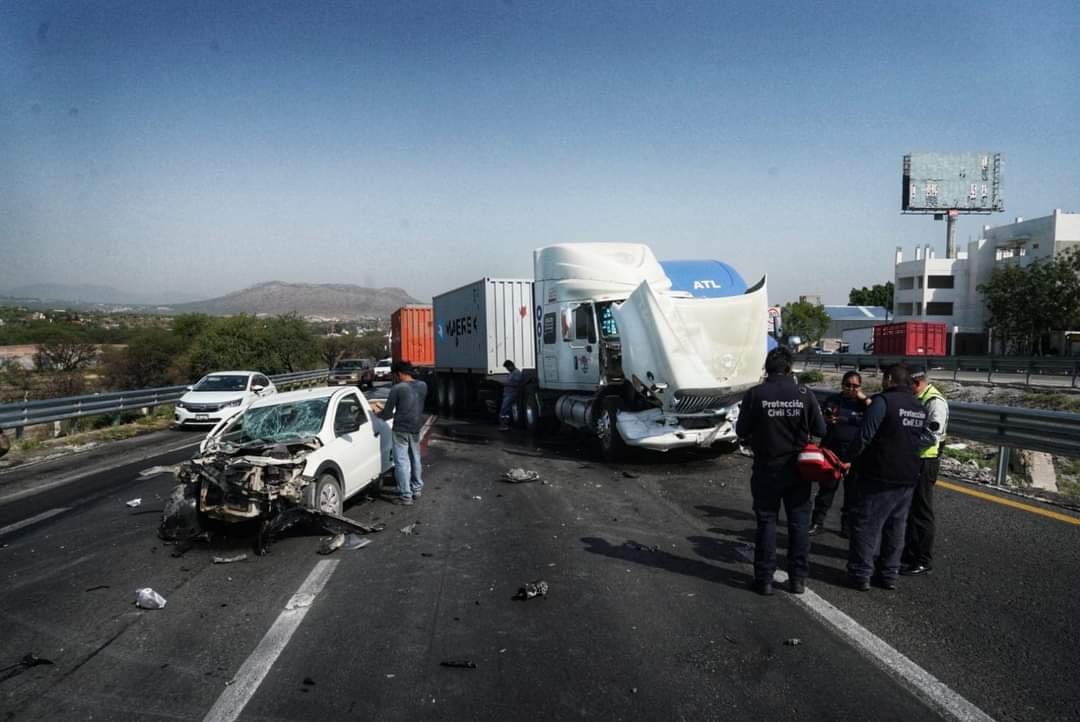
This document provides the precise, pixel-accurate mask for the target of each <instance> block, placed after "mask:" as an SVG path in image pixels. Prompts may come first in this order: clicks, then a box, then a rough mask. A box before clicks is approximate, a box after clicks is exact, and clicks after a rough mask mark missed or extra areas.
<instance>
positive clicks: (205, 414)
mask: <svg viewBox="0 0 1080 722" xmlns="http://www.w3.org/2000/svg"><path fill="white" fill-rule="evenodd" d="M276 393H277V388H276V387H275V386H274V383H273V382H272V381H271V380H270V379H268V378H266V376H264V375H263V374H261V373H258V372H257V371H219V372H217V373H212V374H208V375H206V376H203V377H202V378H201V379H199V382H198V383H197V384H195V385H194V386H188V391H187V393H186V394H184V395H183V396H181V397H180V400H179V401H177V402H176V412H175V415H174V419H175V421H176V423H177V424H178V425H180V426H184V425H185V424H216V423H218V422H219V421H221V420H222V419H227V418H229V417H230V416H232V415H233V414H235V413H236V412H237V411H239V410H240V409H241V408H242V407H244V406H246V405H247V404H249V403H251V402H252V401H254V400H256V399H259V398H263V397H266V396H270V395H271V394H276Z"/></svg>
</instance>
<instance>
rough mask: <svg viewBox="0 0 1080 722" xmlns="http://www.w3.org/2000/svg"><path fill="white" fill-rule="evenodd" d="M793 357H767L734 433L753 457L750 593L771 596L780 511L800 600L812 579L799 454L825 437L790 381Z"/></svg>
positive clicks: (815, 412) (821, 423)
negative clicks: (762, 375)
mask: <svg viewBox="0 0 1080 722" xmlns="http://www.w3.org/2000/svg"><path fill="white" fill-rule="evenodd" d="M791 362H792V355H791V352H790V351H789V350H787V349H786V348H784V347H783V346H780V347H777V348H774V349H773V350H772V351H770V352H769V354H768V355H767V356H766V357H765V373H766V378H765V383H763V384H759V385H757V386H755V387H754V388H752V389H750V390H749V391H747V392H746V394H745V395H744V396H743V400H742V404H741V406H740V407H739V420H738V421H736V422H735V433H736V434H738V436H739V438H740V439H749V441H750V448H751V449H753V451H754V470H753V473H752V474H751V476H750V492H751V494H752V495H753V497H754V515H755V516H756V517H757V534H756V536H755V544H754V591H756V592H757V593H758V594H762V595H765V596H768V595H770V594H772V593H773V589H772V582H773V572H774V571H775V570H776V521H777V518H778V517H779V515H780V504H781V503H783V505H784V513H785V514H786V515H787V526H788V589H789V590H790V591H791V592H792V593H793V594H802V593H803V591H804V590H805V588H806V577H807V576H808V575H809V573H810V567H809V563H808V562H807V558H806V557H807V554H808V552H809V549H810V537H809V536H807V531H808V530H809V528H810V482H809V481H803V480H802V479H801V478H799V468H798V461H799V452H800V451H801V450H802V448H803V447H804V446H805V445H806V442H807V441H809V440H810V435H811V434H813V435H814V436H824V435H825V420H824V419H823V418H822V416H821V409H820V408H818V402H817V399H816V398H814V394H813V393H811V392H810V391H807V390H806V389H805V388H803V387H800V386H799V385H798V383H797V382H796V381H795V378H794V377H793V376H792V375H791Z"/></svg>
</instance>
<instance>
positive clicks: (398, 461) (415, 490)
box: [379, 361, 427, 506]
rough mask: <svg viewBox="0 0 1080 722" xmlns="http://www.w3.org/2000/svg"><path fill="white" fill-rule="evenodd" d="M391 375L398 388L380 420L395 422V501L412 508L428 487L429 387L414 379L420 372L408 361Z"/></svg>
mask: <svg viewBox="0 0 1080 722" xmlns="http://www.w3.org/2000/svg"><path fill="white" fill-rule="evenodd" d="M390 374H391V376H392V377H393V379H394V385H393V386H392V387H391V388H390V395H389V396H387V397H386V404H385V405H384V406H383V409H382V411H380V412H379V418H380V419H383V420H384V421H389V420H390V419H393V420H394V478H395V479H396V480H397V485H398V493H397V494H396V495H395V496H394V498H393V502H394V503H395V504H401V505H403V506H412V504H413V499H419V498H420V494H421V492H422V491H423V488H424V481H423V479H422V478H421V476H420V472H421V464H420V429H421V428H423V425H424V400H425V399H426V398H427V384H426V383H424V382H423V381H419V380H417V379H416V378H414V376H415V375H416V370H415V369H413V367H412V364H410V363H409V362H408V361H395V362H394V364H393V366H392V367H391V368H390Z"/></svg>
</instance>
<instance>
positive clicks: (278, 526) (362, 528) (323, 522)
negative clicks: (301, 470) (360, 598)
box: [255, 506, 386, 556]
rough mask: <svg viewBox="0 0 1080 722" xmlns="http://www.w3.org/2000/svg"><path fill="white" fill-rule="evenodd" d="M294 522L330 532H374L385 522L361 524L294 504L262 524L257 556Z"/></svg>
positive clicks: (381, 528)
mask: <svg viewBox="0 0 1080 722" xmlns="http://www.w3.org/2000/svg"><path fill="white" fill-rule="evenodd" d="M296 524H307V525H308V526H311V527H315V528H319V529H322V530H323V531H325V532H328V533H330V534H350V533H359V534H374V533H375V532H380V531H382V530H383V529H385V528H386V524H382V523H379V524H374V525H369V524H363V523H361V522H358V521H354V520H352V519H350V518H348V517H345V516H341V515H340V514H331V513H330V512H325V511H316V510H315V509H308V508H307V507H303V506H294V507H290V508H288V509H285V510H284V511H282V512H281V513H279V514H278V515H277V516H275V517H274V518H272V519H271V520H270V521H268V522H265V523H264V524H263V526H262V528H261V529H260V530H259V535H258V537H257V538H256V541H255V553H256V554H258V555H259V556H262V555H263V554H266V553H267V551H269V548H270V543H271V542H273V540H274V538H275V537H277V536H278V535H279V534H281V533H282V532H284V531H285V530H286V529H289V528H291V527H292V526H294V525H296Z"/></svg>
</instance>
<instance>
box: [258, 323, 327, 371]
mask: <svg viewBox="0 0 1080 722" xmlns="http://www.w3.org/2000/svg"><path fill="white" fill-rule="evenodd" d="M265 333H266V335H267V337H268V338H269V339H270V344H271V351H272V353H273V356H274V359H275V362H274V367H275V368H277V369H279V371H273V372H271V373H281V372H292V371H304V370H306V369H310V368H312V366H314V365H315V363H316V362H317V361H318V360H319V346H318V342H317V341H316V340H315V336H314V334H312V333H311V327H310V326H309V325H308V323H307V321H305V320H304V319H302V318H301V317H300V316H297V315H296V314H286V315H284V316H277V317H276V318H272V319H269V320H268V321H265Z"/></svg>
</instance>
